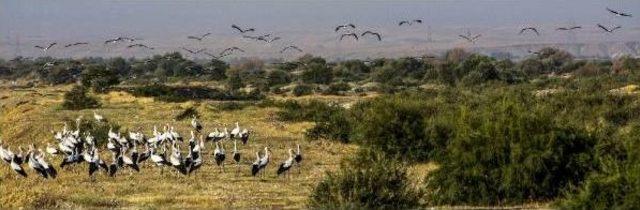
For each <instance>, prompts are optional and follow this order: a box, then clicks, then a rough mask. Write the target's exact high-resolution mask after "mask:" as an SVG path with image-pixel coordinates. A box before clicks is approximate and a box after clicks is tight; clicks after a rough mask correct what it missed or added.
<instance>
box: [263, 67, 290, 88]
mask: <svg viewBox="0 0 640 210" xmlns="http://www.w3.org/2000/svg"><path fill="white" fill-rule="evenodd" d="M267 81H268V82H267V83H268V85H269V86H270V87H271V86H275V85H284V84H288V83H290V82H291V78H290V76H289V73H287V72H286V71H283V70H273V71H270V72H269V73H268V74H267Z"/></svg>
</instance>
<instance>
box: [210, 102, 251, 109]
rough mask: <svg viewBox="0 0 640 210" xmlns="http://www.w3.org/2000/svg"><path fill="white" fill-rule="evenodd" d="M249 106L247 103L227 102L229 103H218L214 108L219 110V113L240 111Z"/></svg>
mask: <svg viewBox="0 0 640 210" xmlns="http://www.w3.org/2000/svg"><path fill="white" fill-rule="evenodd" d="M249 105H250V104H248V103H241V102H235V101H229V102H220V103H218V105H217V106H216V108H217V109H218V110H221V111H234V110H242V109H244V108H245V107H247V106H249Z"/></svg>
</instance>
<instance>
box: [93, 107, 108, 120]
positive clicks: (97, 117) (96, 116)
mask: <svg viewBox="0 0 640 210" xmlns="http://www.w3.org/2000/svg"><path fill="white" fill-rule="evenodd" d="M93 118H94V119H96V121H97V122H99V123H100V122H106V119H105V118H104V116H102V115H99V114H98V113H97V112H96V111H95V110H94V111H93Z"/></svg>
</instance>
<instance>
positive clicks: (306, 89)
mask: <svg viewBox="0 0 640 210" xmlns="http://www.w3.org/2000/svg"><path fill="white" fill-rule="evenodd" d="M312 93H313V87H312V86H310V85H304V84H299V85H296V86H295V87H294V88H293V95H294V96H304V95H310V94H312Z"/></svg>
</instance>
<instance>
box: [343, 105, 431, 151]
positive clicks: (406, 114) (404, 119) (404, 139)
mask: <svg viewBox="0 0 640 210" xmlns="http://www.w3.org/2000/svg"><path fill="white" fill-rule="evenodd" d="M408 97H411V96H409V95H406V94H399V95H397V96H385V97H381V98H378V99H375V100H373V101H371V102H370V103H365V104H358V105H356V107H354V110H355V111H354V112H356V114H355V115H354V116H355V118H354V119H353V121H354V122H357V123H354V139H353V140H354V142H356V143H358V144H361V145H363V146H367V147H372V148H377V149H380V150H381V151H383V152H385V153H387V154H389V155H392V156H394V155H402V156H403V157H404V158H406V159H407V160H414V161H422V160H426V159H428V157H429V153H430V148H431V147H430V144H429V142H428V139H427V137H426V134H425V127H426V124H425V119H424V118H425V117H424V113H425V112H424V111H425V110H426V107H425V106H424V104H423V103H421V102H420V100H418V99H413V100H407V98H408Z"/></svg>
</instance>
